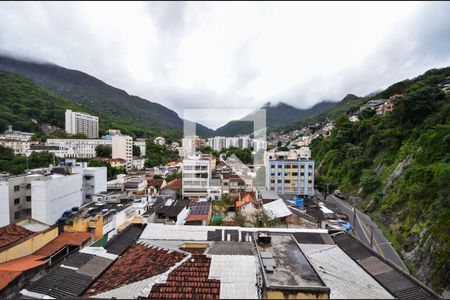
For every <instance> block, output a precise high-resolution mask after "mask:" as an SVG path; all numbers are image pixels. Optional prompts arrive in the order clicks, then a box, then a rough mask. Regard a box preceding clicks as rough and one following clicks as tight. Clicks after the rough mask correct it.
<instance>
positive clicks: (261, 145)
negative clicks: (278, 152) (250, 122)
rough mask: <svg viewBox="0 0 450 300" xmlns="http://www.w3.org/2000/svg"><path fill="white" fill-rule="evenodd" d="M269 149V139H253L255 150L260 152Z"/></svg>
mask: <svg viewBox="0 0 450 300" xmlns="http://www.w3.org/2000/svg"><path fill="white" fill-rule="evenodd" d="M266 149H267V141H266V140H263V139H254V140H253V151H255V152H258V151H260V150H264V151H266Z"/></svg>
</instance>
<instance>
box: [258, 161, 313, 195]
mask: <svg viewBox="0 0 450 300" xmlns="http://www.w3.org/2000/svg"><path fill="white" fill-rule="evenodd" d="M266 174H267V178H266V186H267V189H268V190H269V191H276V192H277V193H282V194H296V195H311V196H312V195H314V161H313V160H269V163H268V165H267V166H266Z"/></svg>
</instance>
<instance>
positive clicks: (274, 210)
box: [263, 199, 292, 218]
mask: <svg viewBox="0 0 450 300" xmlns="http://www.w3.org/2000/svg"><path fill="white" fill-rule="evenodd" d="M263 209H264V210H265V211H267V212H268V213H269V214H270V215H271V217H273V218H283V217H287V216H290V215H292V212H291V210H290V209H289V208H288V207H287V205H286V204H285V203H284V201H283V200H282V199H278V200H275V201H272V202H270V203H266V204H264V205H263Z"/></svg>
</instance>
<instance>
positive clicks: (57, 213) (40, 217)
mask: <svg viewBox="0 0 450 300" xmlns="http://www.w3.org/2000/svg"><path fill="white" fill-rule="evenodd" d="M82 186H83V183H82V174H81V173H77V174H72V175H66V176H64V175H59V174H54V175H50V176H45V177H41V178H40V179H39V180H34V181H32V182H31V193H32V195H33V201H32V202H31V215H32V218H33V219H35V220H37V221H39V222H43V223H45V224H48V225H53V224H55V223H56V221H57V220H58V219H59V218H60V217H61V216H62V214H63V213H64V211H66V210H70V209H71V208H72V207H75V206H78V207H79V206H81V204H82V197H83V192H82Z"/></svg>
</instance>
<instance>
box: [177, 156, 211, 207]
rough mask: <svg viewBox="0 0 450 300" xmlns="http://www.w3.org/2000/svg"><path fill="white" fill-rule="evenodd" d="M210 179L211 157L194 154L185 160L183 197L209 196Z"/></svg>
mask: <svg viewBox="0 0 450 300" xmlns="http://www.w3.org/2000/svg"><path fill="white" fill-rule="evenodd" d="M210 179H211V160H210V159H209V158H204V157H203V156H202V155H195V156H194V155H192V156H188V157H187V158H185V159H184V160H183V188H182V194H183V198H189V199H198V198H207V197H208V188H209V183H210V182H209V181H210Z"/></svg>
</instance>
